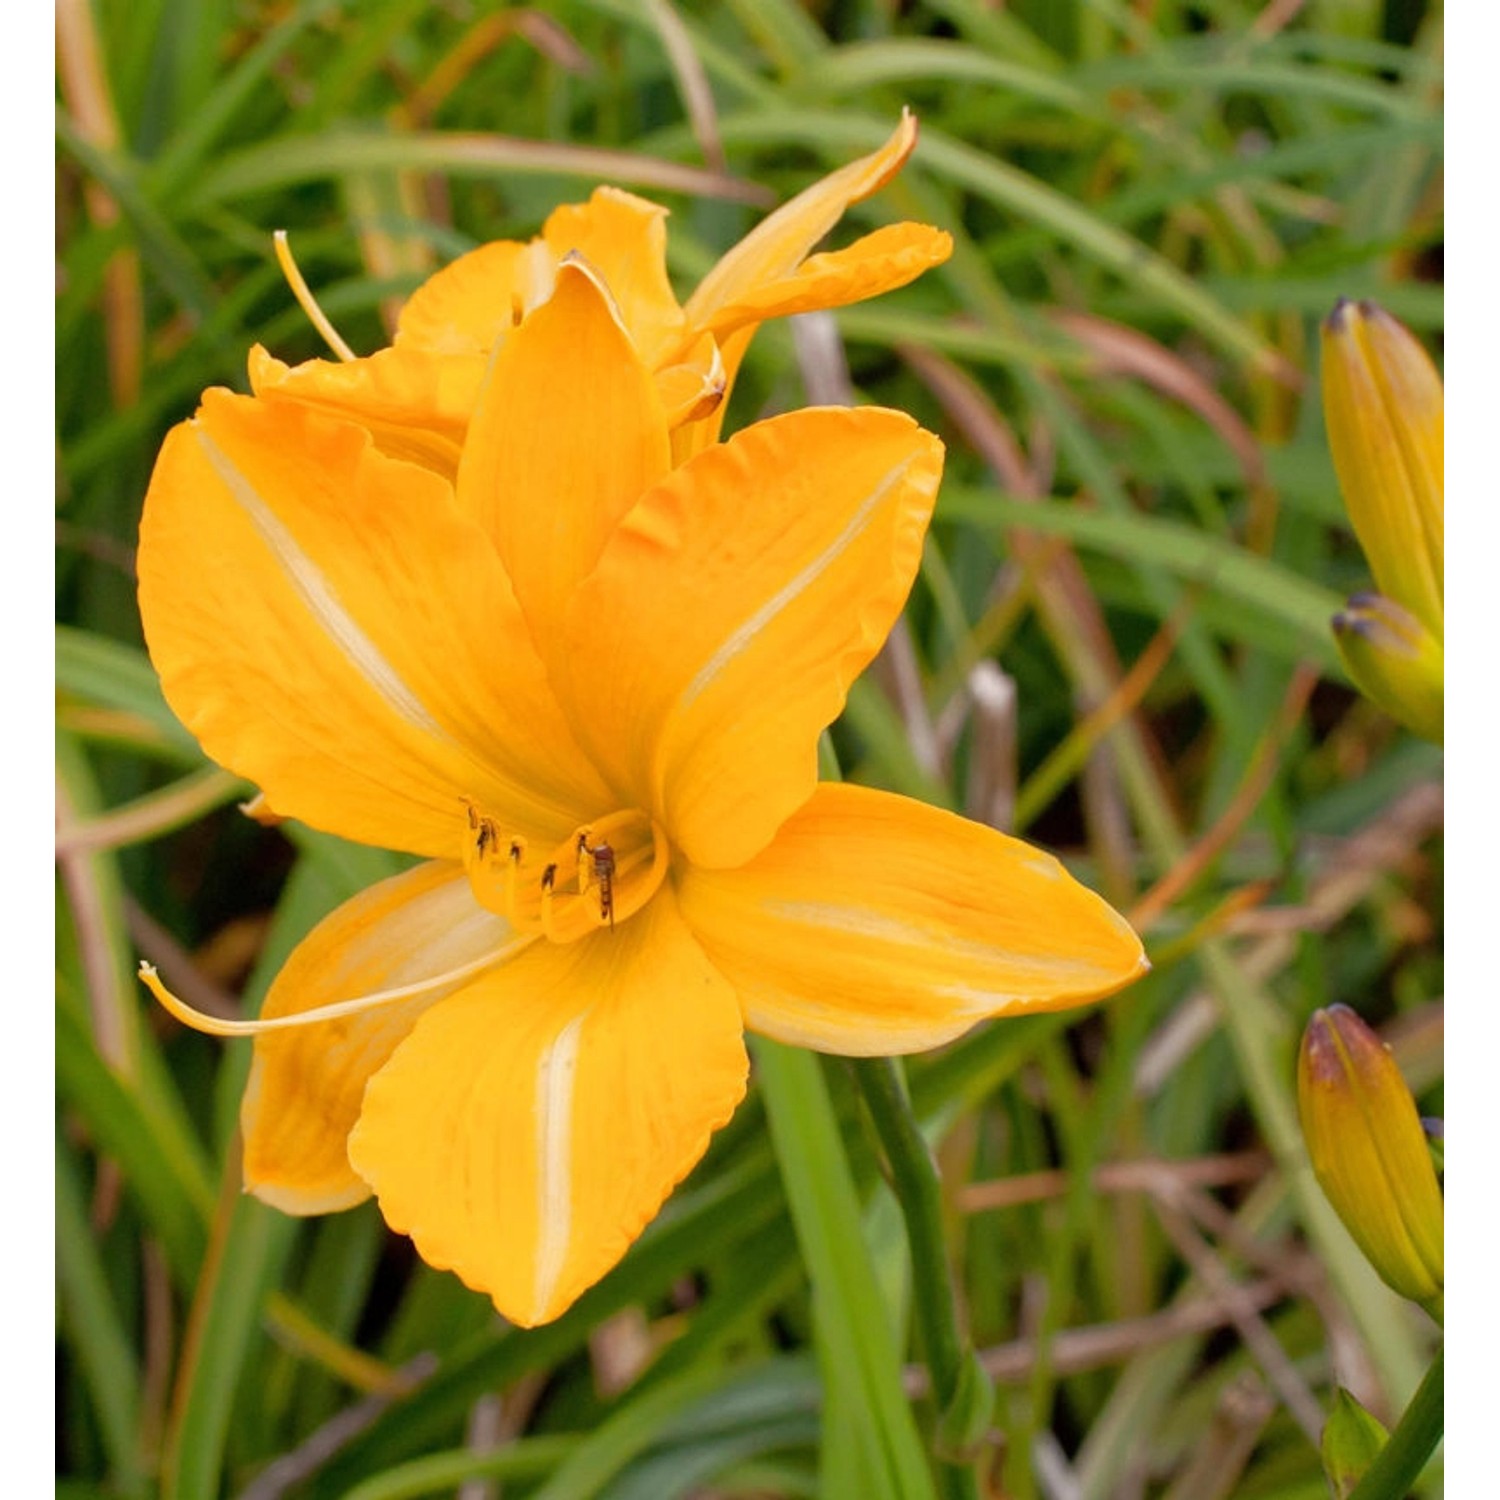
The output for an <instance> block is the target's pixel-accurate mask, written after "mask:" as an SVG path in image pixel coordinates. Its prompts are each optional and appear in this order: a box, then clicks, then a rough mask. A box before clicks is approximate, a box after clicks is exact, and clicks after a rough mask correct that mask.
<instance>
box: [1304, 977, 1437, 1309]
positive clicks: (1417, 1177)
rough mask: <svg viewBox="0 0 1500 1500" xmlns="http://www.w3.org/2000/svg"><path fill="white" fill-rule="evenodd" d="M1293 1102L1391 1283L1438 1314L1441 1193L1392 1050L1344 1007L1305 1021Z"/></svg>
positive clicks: (1337, 1201)
mask: <svg viewBox="0 0 1500 1500" xmlns="http://www.w3.org/2000/svg"><path fill="white" fill-rule="evenodd" d="M1297 1104H1298V1109H1299V1111H1300V1113H1301V1116H1302V1133H1303V1135H1304V1136H1305V1137H1306V1139H1307V1149H1308V1153H1309V1155H1310V1156H1311V1158H1312V1166H1313V1171H1314V1172H1315V1173H1316V1174H1317V1178H1318V1182H1319V1183H1320V1184H1321V1185H1322V1188H1323V1191H1324V1192H1325V1193H1326V1194H1327V1195H1328V1201H1329V1202H1330V1203H1332V1204H1333V1206H1334V1208H1335V1209H1336V1210H1337V1211H1338V1215H1339V1217H1340V1218H1341V1219H1342V1220H1343V1221H1344V1226H1345V1228H1347V1229H1348V1231H1349V1233H1350V1234H1351V1235H1352V1236H1353V1237H1354V1240H1355V1242H1356V1243H1357V1244H1358V1245H1359V1247H1360V1249H1361V1250H1363V1251H1364V1253H1365V1255H1366V1256H1367V1257H1368V1259H1369V1261H1370V1263H1371V1265H1373V1266H1374V1267H1375V1269H1376V1270H1377V1271H1378V1272H1379V1273H1380V1275H1381V1276H1382V1278H1383V1279H1384V1280H1385V1281H1386V1282H1387V1283H1388V1284H1389V1285H1390V1286H1392V1287H1394V1288H1395V1290H1396V1291H1398V1292H1400V1293H1401V1294H1402V1295H1403V1296H1405V1297H1410V1298H1412V1300H1413V1301H1416V1302H1420V1303H1421V1304H1422V1305H1423V1306H1424V1307H1426V1308H1427V1310H1428V1311H1429V1312H1431V1313H1432V1314H1433V1316H1434V1317H1437V1318H1441V1316H1442V1305H1443V1199H1442V1194H1441V1193H1440V1191H1439V1189H1438V1182H1437V1173H1436V1171H1435V1170H1434V1169H1433V1165H1432V1157H1431V1156H1430V1154H1429V1153H1428V1150H1427V1140H1426V1137H1425V1136H1424V1135H1423V1133H1422V1122H1421V1120H1420V1119H1419V1118H1418V1117H1417V1106H1416V1103H1415V1101H1414V1100H1413V1099H1412V1096H1411V1091H1410V1090H1409V1089H1408V1088H1407V1087H1406V1081H1405V1080H1404V1079H1403V1078H1402V1076H1401V1070H1400V1069H1399V1068H1398V1067H1397V1066H1396V1061H1395V1059H1394V1058H1393V1057H1392V1056H1391V1053H1390V1049H1389V1048H1388V1047H1386V1046H1385V1045H1384V1044H1383V1043H1382V1042H1381V1041H1380V1039H1379V1038H1378V1037H1377V1036H1376V1035H1375V1033H1374V1032H1372V1031H1371V1030H1370V1028H1369V1027H1368V1026H1366V1025H1365V1023H1364V1022H1363V1021H1361V1020H1360V1019H1359V1017H1358V1016H1357V1015H1355V1013H1354V1012H1353V1011H1352V1010H1350V1009H1349V1008H1348V1006H1345V1005H1335V1006H1331V1007H1330V1008H1329V1009H1328V1010H1320V1011H1315V1012H1314V1013H1313V1017H1312V1019H1311V1020H1310V1021H1309V1022H1308V1023H1307V1030H1306V1032H1305V1033H1304V1034H1303V1037H1302V1055H1301V1058H1300V1059H1299V1061H1298V1065H1297Z"/></svg>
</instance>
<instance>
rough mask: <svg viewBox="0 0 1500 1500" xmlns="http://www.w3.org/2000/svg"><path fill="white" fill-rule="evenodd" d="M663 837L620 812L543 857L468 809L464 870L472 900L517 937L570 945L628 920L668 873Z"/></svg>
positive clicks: (629, 811) (646, 819) (636, 812)
mask: <svg viewBox="0 0 1500 1500" xmlns="http://www.w3.org/2000/svg"><path fill="white" fill-rule="evenodd" d="M668 861H669V846H668V843H667V838H666V834H665V833H664V832H663V831H662V829H661V828H660V826H659V825H658V824H657V823H655V822H654V821H653V820H652V818H651V817H650V816H649V814H647V813H644V812H642V811H640V809H638V808H626V809H622V810H620V811H617V812H612V813H609V814H608V815H606V816H605V817H602V818H596V819H594V820H593V821H591V822H589V823H584V824H581V825H580V826H579V827H577V828H575V829H574V830H573V832H572V833H571V834H569V835H568V837H567V838H566V839H564V840H563V841H562V842H561V843H560V844H557V845H556V846H554V847H553V848H551V849H550V850H546V851H545V852H544V851H542V850H539V849H535V848H533V847H532V845H531V843H530V841H528V840H527V839H526V838H524V837H523V836H522V835H520V834H518V833H512V832H507V831H506V830H505V829H504V828H503V827H502V825H501V824H500V823H498V822H497V821H496V820H495V819H494V818H491V817H488V816H486V815H485V814H484V813H482V812H480V811H479V809H477V808H475V807H472V806H471V807H470V809H469V837H468V839H467V840H466V842H465V845H464V868H465V870H466V871H467V873H468V876H469V883H470V885H471V887H472V888H473V891H474V895H475V898H476V899H477V900H478V901H479V903H480V904H481V905H482V906H484V907H486V908H487V909H488V910H490V911H493V912H495V913H496V914H497V915H499V916H503V917H504V918H505V919H506V920H507V921H508V922H510V924H511V926H512V927H514V928H515V929H516V931H517V932H524V933H533V934H537V935H539V936H541V937H545V938H546V939H547V940H548V941H549V942H554V943H572V942H576V941H577V940H578V939H579V938H581V937H586V936H587V935H588V934H589V933H591V932H597V931H598V930H599V929H600V928H601V927H605V928H613V927H615V926H616V925H617V924H618V923H620V922H624V921H628V920H629V919H630V918H631V917H633V916H634V915H635V914H636V912H638V911H639V910H640V909H641V908H642V907H643V906H645V904H646V903H647V902H648V901H649V900H650V899H651V897H652V896H653V895H654V894H655V893H656V890H657V887H658V886H660V885H661V883H662V880H663V879H664V878H665V876H666V873H667V864H668Z"/></svg>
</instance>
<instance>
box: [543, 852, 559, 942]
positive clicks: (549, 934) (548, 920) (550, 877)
mask: <svg viewBox="0 0 1500 1500" xmlns="http://www.w3.org/2000/svg"><path fill="white" fill-rule="evenodd" d="M556 879H557V866H556V865H548V866H547V868H546V869H545V870H543V871H542V936H543V937H544V938H546V939H547V941H548V942H549V943H553V942H556V941H557V939H556V938H555V937H554V936H553V931H552V883H553V881H554V880H556Z"/></svg>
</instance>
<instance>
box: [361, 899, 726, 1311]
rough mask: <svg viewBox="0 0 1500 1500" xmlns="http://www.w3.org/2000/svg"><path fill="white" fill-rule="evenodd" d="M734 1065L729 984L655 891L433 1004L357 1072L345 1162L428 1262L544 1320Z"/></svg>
mask: <svg viewBox="0 0 1500 1500" xmlns="http://www.w3.org/2000/svg"><path fill="white" fill-rule="evenodd" d="M747 1072H748V1061H747V1059H746V1056H745V1049H744V1040H743V1037H742V1035H741V1030H740V1016H739V1007H738V1005H737V1004H736V1003H735V998H734V992H733V990H731V989H730V987H729V985H728V984H727V983H726V982H725V981H724V979H723V978H722V976H721V975H719V974H718V973H717V972H716V971H715V969H714V968H713V966H712V965H711V964H710V963H709V962H708V960H707V958H705V956H704V954H703V951H702V949H700V948H699V947H698V945H697V943H695V942H694V941H693V938H692V935H691V934H690V933H689V932H688V930H687V928H686V926H685V925H684V924H683V921H682V918H681V917H680V915H679V914H678V912H677V910H676V905H675V902H674V900H673V897H672V894H671V891H670V888H663V889H662V890H661V891H660V892H658V893H657V895H656V896H655V897H654V898H653V899H652V901H651V902H650V904H649V905H648V906H647V907H646V908H645V910H644V911H642V912H641V913H639V914H638V915H637V916H635V917H633V918H632V919H631V920H630V921H629V922H626V923H624V924H622V925H621V926H620V927H619V928H617V929H616V930H614V931H613V932H611V931H601V932H599V933H598V934H596V935H595V936H593V937H588V938H584V939H582V940H581V941H579V942H576V943H572V944H569V945H567V946H557V945H554V944H550V943H538V944H536V945H535V946H533V947H532V948H529V949H528V950H527V951H526V952H525V953H523V954H522V955H521V956H520V957H519V958H517V959H515V960H514V961H513V962H512V963H510V964H507V965H506V966H504V967H503V968H500V969H497V970H495V971H493V972H492V973H490V974H488V975H486V976H485V977H484V978H483V979H481V980H479V981H478V982H477V983H475V984H474V985H472V986H470V987H469V988H468V989H466V990H464V991H462V992H460V993H459V994H457V995H454V996H453V997H452V998H450V999H448V1000H445V1001H443V1002H442V1003H441V1004H440V1005H436V1006H434V1007H433V1008H432V1009H431V1010H429V1011H428V1012H427V1013H426V1014H425V1015H424V1016H423V1017H422V1018H421V1020H419V1021H418V1023H417V1025H416V1027H415V1029H414V1030H413V1031H412V1034H411V1035H410V1037H408V1038H407V1040H406V1041H405V1042H403V1043H402V1044H401V1045H400V1047H398V1048H397V1049H396V1052H395V1054H394V1055H393V1056H392V1058H391V1060H390V1062H388V1063H387V1064H386V1065H385V1067H384V1068H382V1069H381V1070H380V1072H378V1073H377V1074H376V1075H375V1076H374V1077H373V1078H372V1079H371V1080H370V1084H369V1087H368V1089H367V1090H366V1091H365V1101H364V1108H363V1110H362V1112H361V1114H360V1120H359V1124H358V1125H357V1126H356V1127H355V1129H354V1132H353V1134H352V1135H351V1137H350V1139H349V1158H350V1161H351V1162H352V1163H353V1164H354V1167H355V1169H356V1170H357V1171H358V1172H359V1173H360V1174H361V1175H362V1176H363V1177H365V1178H366V1179H367V1180H368V1181H369V1183H370V1185H371V1186H372V1187H373V1188H374V1190H375V1194H376V1197H377V1198H378V1199H379V1201H380V1208H381V1212H382V1213H383V1214H384V1215H385V1217H386V1219H387V1221H388V1222H389V1223H390V1224H391V1226H392V1227H393V1228H395V1229H397V1230H400V1231H401V1232H402V1233H405V1234H409V1235H410V1236H411V1237H412V1239H413V1240H414V1241H415V1243H416V1246H417V1249H418V1251H419V1252H420V1253H421V1255H422V1257H423V1259H425V1260H426V1261H428V1262H429V1263H430V1264H432V1265H434V1266H438V1267H442V1268H445V1269H451V1270H454V1271H456V1272H457V1273H458V1275H459V1276H460V1277H462V1278H463V1280H464V1282H465V1283H466V1284H467V1285H469V1286H471V1287H473V1288H475V1289H476V1290H479V1291H484V1292H488V1293H489V1295H490V1296H491V1297H492V1298H493V1299H494V1302H495V1305H496V1307H498V1308H499V1309H500V1311H501V1312H502V1313H503V1314H504V1315H505V1316H506V1317H507V1318H509V1319H510V1320H511V1321H512V1322H514V1323H520V1324H524V1325H527V1326H530V1325H534V1324H537V1323H545V1322H548V1321H549V1320H550V1319H552V1318H555V1317H557V1316H558V1315H559V1314H560V1313H562V1312H563V1311H565V1310H566V1308H567V1307H568V1305H569V1304H570V1303H571V1302H572V1301H573V1300H574V1299H575V1298H576V1297H578V1295H579V1294H580V1293H581V1292H583V1291H584V1290H586V1289H587V1288H588V1287H589V1286H591V1285H593V1283H594V1282H595V1281H597V1280H598V1279H599V1278H600V1277H601V1276H603V1275H604V1273H605V1272H606V1271H608V1270H609V1269H610V1267H611V1266H613V1265H614V1264H615V1262H616V1261H618V1260H619V1258H620V1257H621V1256H622V1255H623V1254H624V1253H625V1251H626V1249H627V1248H628V1247H629V1245H630V1243H631V1241H632V1240H634V1239H635V1237H636V1236H637V1235H638V1234H639V1233H640V1232H641V1230H642V1229H643V1228H644V1227H645V1226H646V1224H648V1223H649V1222H650V1220H651V1219H652V1217H653V1216H654V1215H655V1213H656V1211H657V1210H658V1209H659V1208H660V1206H661V1204H662V1202H663V1200H664V1199H665V1198H666V1196H667V1194H668V1193H670V1192H671V1190H672V1188H673V1187H674V1186H675V1185H676V1184H677V1183H678V1182H680V1181H681V1180H682V1178H683V1177H685V1176H686V1175H687V1173H688V1172H689V1171H690V1170H691V1169H692V1167H693V1165H694V1164H695V1163H696V1162H697V1160H698V1158H699V1157H700V1156H701V1155H702V1154H703V1151H704V1148H705V1147H706V1146H707V1144H708V1139H709V1136H710V1135H711V1134H712V1133H713V1131H715V1130H717V1129H718V1128H719V1126H720V1125H722V1124H723V1123H724V1122H725V1121H726V1120H727V1119H728V1118H729V1116H730V1115H731V1114H732V1113H733V1111H734V1108H735V1105H736V1104H738V1102H739V1100H740V1098H741V1097H742V1096H743V1094H744V1090H745V1079H746V1075H747Z"/></svg>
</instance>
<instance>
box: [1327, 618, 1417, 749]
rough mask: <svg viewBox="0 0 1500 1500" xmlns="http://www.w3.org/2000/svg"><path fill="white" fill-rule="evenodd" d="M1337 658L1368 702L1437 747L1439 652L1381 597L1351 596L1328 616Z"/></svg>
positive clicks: (1415, 623)
mask: <svg viewBox="0 0 1500 1500" xmlns="http://www.w3.org/2000/svg"><path fill="white" fill-rule="evenodd" d="M1333 635H1334V639H1335V641H1336V642H1337V643H1338V648H1339V655H1340V656H1341V657H1342V658H1343V661H1344V666H1345V667H1346V668H1348V671H1349V675H1350V676H1351V677H1352V678H1353V679H1354V682H1355V685H1356V686H1357V687H1358V688H1359V690H1360V691H1361V692H1362V693H1363V694H1364V695H1365V697H1367V698H1368V699H1369V700H1370V701H1371V702H1372V703H1376V704H1379V706H1380V707H1381V708H1383V709H1384V710H1385V711H1386V712H1387V713H1388V714H1390V716H1391V717H1392V718H1393V719H1397V720H1399V721H1400V722H1401V723H1403V724H1405V725H1406V727H1407V728H1408V729H1412V730H1415V731H1416V732H1417V733H1418V734H1420V735H1422V736H1423V737H1424V738H1425V739H1429V740H1432V741H1434V742H1435V743H1437V744H1439V745H1441V744H1442V743H1443V647H1442V644H1441V642H1439V641H1437V640H1435V639H1434V638H1433V637H1432V635H1431V634H1429V633H1428V631H1427V630H1426V629H1424V628H1423V626H1422V623H1421V621H1419V620H1418V619H1417V617H1416V616H1415V615H1413V614H1412V613H1410V611H1408V610H1405V609H1403V608H1402V607H1401V606H1400V605H1399V604H1397V603H1396V601H1395V600H1394V599H1387V598H1386V597H1385V596H1384V595H1383V594H1356V595H1355V596H1354V597H1353V598H1352V599H1350V601H1349V604H1348V607H1347V608H1345V609H1342V610H1340V611H1339V613H1338V614H1336V615H1335V616H1334V617H1333Z"/></svg>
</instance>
